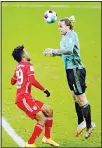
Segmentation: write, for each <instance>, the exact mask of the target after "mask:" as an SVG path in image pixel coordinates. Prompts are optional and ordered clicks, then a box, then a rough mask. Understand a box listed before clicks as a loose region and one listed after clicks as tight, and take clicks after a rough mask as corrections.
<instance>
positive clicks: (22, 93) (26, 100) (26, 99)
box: [11, 45, 59, 147]
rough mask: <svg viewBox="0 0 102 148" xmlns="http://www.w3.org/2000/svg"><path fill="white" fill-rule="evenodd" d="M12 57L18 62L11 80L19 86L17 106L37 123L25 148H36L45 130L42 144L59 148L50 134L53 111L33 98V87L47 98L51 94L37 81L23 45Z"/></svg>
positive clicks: (15, 49) (14, 51) (16, 49)
mask: <svg viewBox="0 0 102 148" xmlns="http://www.w3.org/2000/svg"><path fill="white" fill-rule="evenodd" d="M12 56H13V58H14V60H16V61H17V62H18V65H17V66H16V69H15V72H14V75H13V77H12V78H11V84H12V85H14V84H17V92H16V101H15V104H16V105H17V106H18V108H20V109H21V110H22V111H24V112H25V113H26V114H27V116H28V117H30V118H31V119H32V120H33V119H35V120H36V121H37V124H36V125H35V127H34V131H33V133H32V135H31V137H30V138H29V140H28V141H27V142H26V143H25V147H36V145H35V140H36V138H37V137H39V136H40V134H41V132H42V131H43V129H44V128H45V134H44V137H43V139H42V142H43V143H47V144H49V145H52V146H59V144H57V143H56V142H54V141H53V140H52V139H51V134H50V133H51V127H52V124H53V110H52V109H51V108H49V107H48V106H46V105H45V104H44V103H42V102H41V101H39V100H36V99H35V98H33V97H32V96H31V87H32V85H33V86H35V87H36V88H38V89H40V90H41V91H42V92H44V93H45V94H46V97H49V96H50V92H49V91H48V90H47V89H45V87H44V86H42V85H41V84H40V83H39V82H38V81H37V80H36V78H35V76H34V68H33V65H32V64H31V63H30V56H29V54H28V52H27V51H26V50H25V49H24V46H23V45H21V46H18V47H16V48H14V50H13V52H12Z"/></svg>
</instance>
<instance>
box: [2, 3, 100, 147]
mask: <svg viewBox="0 0 102 148" xmlns="http://www.w3.org/2000/svg"><path fill="white" fill-rule="evenodd" d="M17 4H19V5H20V7H14V6H15V5H17ZM22 4H25V6H24V5H23V7H21V6H22ZM31 4H32V5H34V4H36V5H42V6H43V5H44V7H31ZM55 4H57V5H68V6H70V7H69V8H55V7H54V8H53V10H54V11H56V12H57V14H58V19H60V18H62V17H64V16H70V15H75V17H76V22H75V24H74V26H75V30H76V31H77V33H78V35H79V40H80V46H81V57H82V61H83V63H84V65H85V67H86V70H87V78H86V82H87V86H88V88H87V91H86V94H87V98H88V100H89V102H90V104H91V107H92V119H93V121H94V122H95V123H96V129H95V131H94V132H93V134H92V137H91V138H90V139H88V140H85V139H84V132H83V133H82V135H81V136H80V137H79V138H76V137H75V136H74V135H75V131H76V126H77V118H76V113H75V109H74V104H73V100H72V97H71V93H70V90H69V88H68V86H67V81H66V76H65V72H64V66H63V62H62V59H61V58H60V57H56V58H49V57H44V56H43V55H42V52H43V51H44V49H45V48H47V47H52V48H59V42H60V39H61V36H60V34H59V32H58V28H57V24H58V21H57V22H56V23H54V24H50V25H49V24H46V23H45V22H44V20H43V14H44V12H45V11H46V10H48V9H52V8H51V7H49V6H50V5H55ZM27 5H28V6H27ZM100 5H101V4H100V2H2V115H3V116H4V117H5V118H6V119H7V121H8V122H9V123H10V125H11V126H12V127H13V128H14V129H15V131H16V132H17V133H18V134H19V135H20V136H21V137H22V138H23V139H24V140H25V141H27V139H28V138H29V136H30V135H31V132H32V130H33V127H34V125H35V123H36V122H35V121H32V120H30V119H29V118H26V116H25V114H24V113H23V112H22V111H20V110H19V109H18V108H16V106H15V104H14V102H15V91H16V87H12V86H11V85H10V79H11V77H12V74H13V72H14V68H15V66H16V62H15V61H14V60H13V58H12V57H11V53H12V50H13V48H14V47H16V46H17V45H19V44H24V46H25V48H26V49H27V50H28V52H29V53H30V55H31V59H32V63H33V64H34V69H35V75H36V78H37V79H38V80H39V81H40V83H41V84H43V85H44V86H45V87H46V88H47V89H49V90H50V91H51V97H50V98H46V97H45V94H43V93H42V92H41V91H40V90H37V89H36V88H33V91H32V95H33V96H35V97H36V98H38V99H39V100H41V101H43V102H45V103H46V104H47V105H49V106H50V107H52V108H53V110H54V125H53V128H52V137H53V139H55V140H56V141H57V142H58V143H59V144H60V146H64V147H84V146H86V147H94V146H95V147H101V9H100V8H92V6H100ZM26 6H27V7H26ZM77 6H88V7H89V8H77ZM75 7H76V8H75ZM42 136H43V135H41V136H40V138H39V139H38V140H37V141H36V144H37V146H45V147H46V145H43V144H42V143H41V138H42ZM12 146H13V147H16V146H17V144H16V143H15V142H14V141H13V140H12V139H11V138H9V137H8V136H7V133H5V132H4V131H2V147H12Z"/></svg>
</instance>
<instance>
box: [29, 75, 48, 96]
mask: <svg viewBox="0 0 102 148" xmlns="http://www.w3.org/2000/svg"><path fill="white" fill-rule="evenodd" d="M29 80H30V83H31V84H32V85H33V86H35V87H36V88H38V89H40V90H42V91H43V92H44V93H45V94H46V97H49V96H50V92H49V91H48V90H47V89H45V88H44V86H42V85H41V84H40V83H39V82H38V81H37V80H36V78H35V77H34V75H30V76H29Z"/></svg>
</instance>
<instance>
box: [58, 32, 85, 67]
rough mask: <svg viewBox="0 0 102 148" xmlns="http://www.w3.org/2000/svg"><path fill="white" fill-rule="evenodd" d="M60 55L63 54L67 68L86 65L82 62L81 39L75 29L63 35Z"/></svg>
mask: <svg viewBox="0 0 102 148" xmlns="http://www.w3.org/2000/svg"><path fill="white" fill-rule="evenodd" d="M58 55H61V56H62V58H63V60H64V65H65V70H66V69H73V68H77V67H78V68H80V69H81V68H83V67H84V66H83V64H82V62H81V58H80V47H79V41H78V36H77V34H76V32H75V31H71V32H69V33H67V34H66V35H64V36H63V37H62V39H61V41H60V49H59V50H58Z"/></svg>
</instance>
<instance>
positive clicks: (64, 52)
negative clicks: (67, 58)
mask: <svg viewBox="0 0 102 148" xmlns="http://www.w3.org/2000/svg"><path fill="white" fill-rule="evenodd" d="M72 53H73V49H72V48H71V47H70V48H66V49H52V48H47V49H45V50H44V52H43V55H44V56H46V55H49V56H52V57H53V56H62V55H68V54H72Z"/></svg>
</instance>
